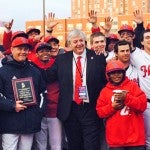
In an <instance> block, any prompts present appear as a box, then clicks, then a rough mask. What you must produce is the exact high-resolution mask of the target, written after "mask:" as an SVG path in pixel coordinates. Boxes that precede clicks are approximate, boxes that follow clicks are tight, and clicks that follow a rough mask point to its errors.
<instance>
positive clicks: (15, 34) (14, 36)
mask: <svg viewBox="0 0 150 150" xmlns="http://www.w3.org/2000/svg"><path fill="white" fill-rule="evenodd" d="M16 37H25V38H28V35H27V34H26V33H25V32H24V31H16V32H14V33H13V34H12V38H11V41H13V40H14V39H15V38H16Z"/></svg>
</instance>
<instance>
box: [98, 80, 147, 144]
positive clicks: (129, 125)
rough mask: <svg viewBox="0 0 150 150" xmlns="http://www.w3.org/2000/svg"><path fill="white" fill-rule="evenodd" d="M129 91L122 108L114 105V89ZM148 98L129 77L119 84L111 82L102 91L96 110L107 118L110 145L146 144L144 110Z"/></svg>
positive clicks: (107, 136) (107, 137) (107, 133)
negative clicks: (119, 108) (116, 107)
mask: <svg viewBox="0 0 150 150" xmlns="http://www.w3.org/2000/svg"><path fill="white" fill-rule="evenodd" d="M116 89H122V90H127V91H129V92H128V93H127V95H126V98H125V106H124V108H123V109H122V110H115V109H114V108H113V107H112V101H113V97H112V96H113V92H112V91H113V90H116ZM146 106H147V99H146V96H145V94H144V92H143V91H141V90H140V88H139V87H138V85H137V84H136V83H135V82H133V81H131V80H129V79H128V78H127V77H126V79H125V80H124V81H123V82H122V83H121V85H119V86H113V85H112V84H110V82H108V83H107V85H106V87H104V88H103V90H102V91H101V93H100V95H99V98H98V101H97V105H96V110H97V113H98V115H99V117H101V118H106V139H107V142H108V144H109V145H110V147H124V146H139V145H145V130H144V121H143V114H142V113H143V111H144V110H145V109H146Z"/></svg>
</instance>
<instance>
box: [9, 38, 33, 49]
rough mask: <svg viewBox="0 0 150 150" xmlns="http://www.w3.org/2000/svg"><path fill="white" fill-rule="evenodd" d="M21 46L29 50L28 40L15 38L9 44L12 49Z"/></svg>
mask: <svg viewBox="0 0 150 150" xmlns="http://www.w3.org/2000/svg"><path fill="white" fill-rule="evenodd" d="M21 45H27V46H28V47H29V48H31V45H30V44H29V42H28V39H27V38H24V37H17V38H15V39H14V40H13V41H12V43H11V46H12V47H17V46H21Z"/></svg>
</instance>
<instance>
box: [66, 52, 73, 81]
mask: <svg viewBox="0 0 150 150" xmlns="http://www.w3.org/2000/svg"><path fill="white" fill-rule="evenodd" d="M72 59H73V53H69V57H66V66H67V67H66V70H65V71H66V72H67V74H68V80H69V81H71V82H72V81H73V74H72Z"/></svg>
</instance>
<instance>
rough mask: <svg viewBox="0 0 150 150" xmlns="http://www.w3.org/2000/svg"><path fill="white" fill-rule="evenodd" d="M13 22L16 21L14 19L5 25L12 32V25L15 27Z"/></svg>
mask: <svg viewBox="0 0 150 150" xmlns="http://www.w3.org/2000/svg"><path fill="white" fill-rule="evenodd" d="M13 22H14V19H12V20H11V21H10V22H6V23H5V24H4V27H5V28H6V29H7V30H11V28H12V25H13Z"/></svg>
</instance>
